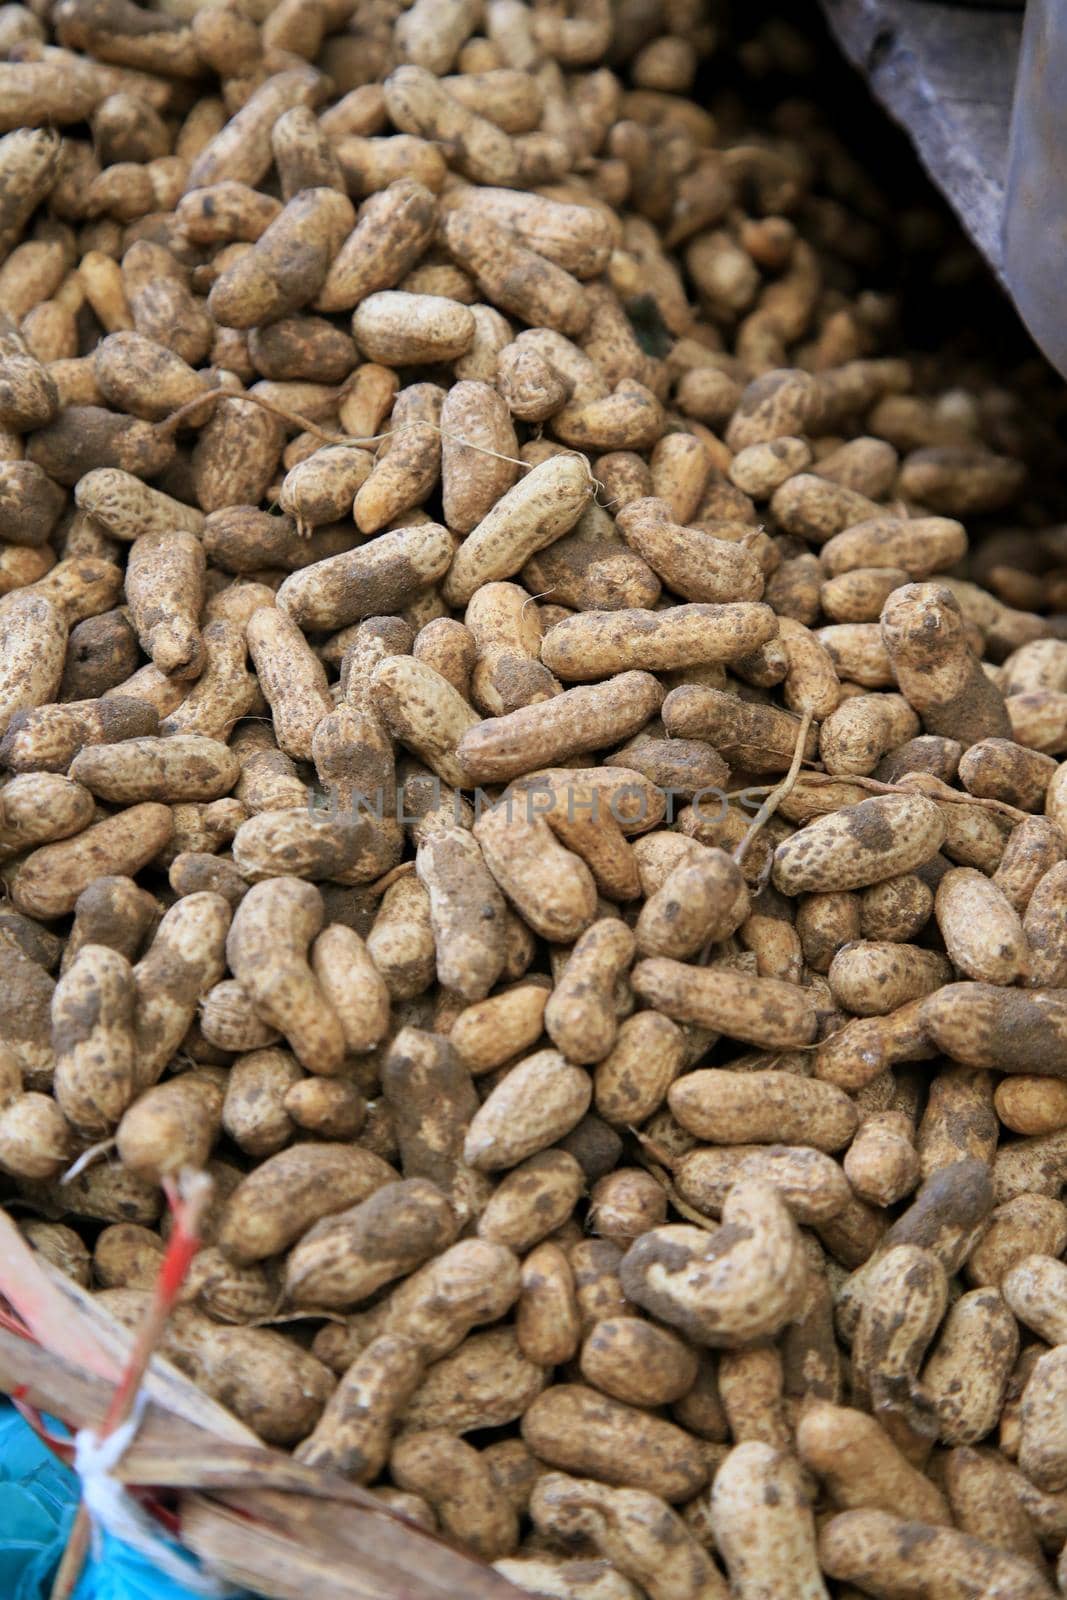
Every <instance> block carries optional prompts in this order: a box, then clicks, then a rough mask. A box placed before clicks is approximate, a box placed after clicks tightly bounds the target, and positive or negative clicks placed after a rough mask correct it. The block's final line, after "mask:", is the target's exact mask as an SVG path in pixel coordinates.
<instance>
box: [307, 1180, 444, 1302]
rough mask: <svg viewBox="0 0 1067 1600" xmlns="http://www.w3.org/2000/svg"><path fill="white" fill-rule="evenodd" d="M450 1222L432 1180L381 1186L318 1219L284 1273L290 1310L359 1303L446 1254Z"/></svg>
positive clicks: (442, 1200)
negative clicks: (441, 1253) (292, 1306)
mask: <svg viewBox="0 0 1067 1600" xmlns="http://www.w3.org/2000/svg"><path fill="white" fill-rule="evenodd" d="M456 1226H457V1221H456V1217H455V1214H454V1212H453V1211H452V1208H451V1206H450V1205H449V1204H448V1202H447V1200H446V1199H445V1197H444V1196H443V1195H442V1194H441V1193H440V1191H439V1190H438V1189H436V1188H435V1187H434V1185H433V1184H432V1183H429V1182H428V1181H427V1180H426V1179H424V1178H411V1179H408V1180H407V1181H406V1182H403V1183H387V1184H386V1185H385V1186H384V1187H383V1188H380V1189H378V1190H377V1191H376V1192H375V1193H374V1194H371V1195H369V1196H368V1198H367V1199H365V1200H363V1201H361V1202H360V1203H359V1204H357V1205H355V1206H353V1207H351V1208H350V1209H349V1210H345V1211H341V1212H339V1213H337V1214H335V1215H332V1216H326V1217H324V1218H323V1219H322V1220H321V1221H319V1222H317V1223H316V1224H315V1225H314V1226H313V1227H312V1228H311V1229H309V1230H308V1232H307V1233H305V1234H304V1236H303V1237H302V1238H301V1239H300V1241H299V1242H298V1243H297V1244H296V1246H295V1247H294V1249H293V1250H292V1251H291V1252H290V1254H289V1257H288V1260H287V1262H286V1268H285V1286H286V1294H287V1295H288V1298H289V1299H290V1301H291V1302H292V1303H294V1304H296V1305H315V1306H338V1307H345V1306H354V1305H359V1304H360V1303H361V1302H362V1301H365V1300H367V1299H369V1298H370V1297H371V1295H373V1294H374V1293H375V1291H376V1290H378V1289H380V1288H381V1287H382V1286H383V1285H384V1284H386V1283H389V1282H391V1281H392V1280H393V1279H395V1278H400V1277H404V1276H406V1275H407V1274H408V1273H409V1272H413V1271H414V1270H415V1269H416V1268H417V1267H420V1266H421V1265H422V1264H423V1262H424V1261H426V1260H427V1258H428V1257H430V1256H432V1255H435V1254H436V1253H437V1252H439V1251H440V1250H442V1249H446V1248H447V1247H448V1245H450V1244H451V1243H452V1240H453V1238H454V1236H455V1231H456Z"/></svg>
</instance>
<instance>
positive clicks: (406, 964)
mask: <svg viewBox="0 0 1067 1600" xmlns="http://www.w3.org/2000/svg"><path fill="white" fill-rule="evenodd" d="M367 953H368V954H369V956H370V958H371V960H372V961H373V962H374V965H375V966H376V967H377V969H378V971H379V972H380V973H381V975H382V977H383V978H384V979H385V985H386V988H387V989H388V990H389V992H390V994H391V995H392V996H393V998H394V999H396V1000H404V999H409V998H411V997H412V996H413V995H418V994H422V993H423V991H424V990H425V989H427V988H428V987H429V985H430V983H431V982H432V981H433V976H434V972H435V969H436V956H435V950H434V939H433V928H432V926H431V923H430V897H429V895H428V894H427V892H426V890H425V889H424V888H423V886H422V884H421V883H420V882H419V881H418V879H417V878H416V877H415V876H414V875H413V874H412V875H409V876H405V877H403V878H398V879H397V881H396V882H395V883H392V884H390V885H389V887H388V889H386V891H385V894H384V895H383V896H382V901H381V908H380V910H379V912H378V915H377V917H376V918H375V920H374V925H373V927H372V928H371V930H370V932H369V933H368V935H367Z"/></svg>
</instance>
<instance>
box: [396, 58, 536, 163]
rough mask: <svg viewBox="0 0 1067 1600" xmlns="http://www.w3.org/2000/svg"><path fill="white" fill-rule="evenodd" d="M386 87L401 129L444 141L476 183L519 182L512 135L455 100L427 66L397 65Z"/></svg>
mask: <svg viewBox="0 0 1067 1600" xmlns="http://www.w3.org/2000/svg"><path fill="white" fill-rule="evenodd" d="M384 87H385V103H386V106H387V107H388V110H389V116H390V119H391V121H392V123H393V125H394V127H397V128H399V129H400V131H401V132H402V133H407V134H416V135H418V136H419V137H421V138H424V139H432V140H436V141H443V142H445V144H446V145H447V146H448V147H449V148H450V149H452V150H454V152H455V154H454V157H453V159H454V160H455V162H456V165H457V166H458V168H459V170H460V172H462V174H463V175H464V177H466V178H469V179H470V180H471V181H472V182H474V183H484V184H508V183H513V182H514V181H515V178H516V175H517V172H518V156H517V155H516V152H515V149H514V146H513V144H512V141H511V139H510V138H509V137H508V135H507V134H505V133H504V132H503V130H502V129H500V128H497V127H495V126H494V125H493V123H491V122H489V121H487V120H486V119H485V118H484V117H481V116H479V115H478V114H477V113H476V112H474V111H471V110H469V109H468V107H467V106H465V105H463V104H461V102H460V101H458V100H456V99H454V98H453V97H452V95H450V94H449V93H448V91H447V89H445V88H444V86H443V85H442V84H441V83H440V82H439V81H438V80H437V79H436V78H435V77H434V76H433V74H432V73H430V72H427V71H426V70H425V68H424V67H423V66H421V65H419V66H403V67H398V68H397V69H396V71H394V72H393V73H392V74H391V75H390V77H389V78H388V79H387V80H386V83H385V86H384Z"/></svg>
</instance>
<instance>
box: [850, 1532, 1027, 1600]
mask: <svg viewBox="0 0 1067 1600" xmlns="http://www.w3.org/2000/svg"><path fill="white" fill-rule="evenodd" d="M819 1559H820V1561H821V1563H822V1567H823V1571H824V1572H826V1573H827V1574H828V1575H829V1576H830V1577H833V1578H839V1579H841V1580H843V1581H844V1582H851V1583H853V1584H858V1585H859V1586H860V1589H861V1591H862V1592H863V1593H865V1594H882V1595H904V1594H919V1593H921V1594H924V1595H928V1596H929V1600H952V1597H953V1596H955V1595H958V1594H960V1593H961V1592H966V1590H965V1588H963V1586H964V1585H970V1586H971V1587H974V1588H977V1590H978V1592H979V1593H982V1594H986V1595H988V1596H989V1600H1008V1596H1009V1595H1010V1596H1012V1597H1017V1600H1049V1595H1050V1594H1051V1592H1052V1591H1051V1590H1050V1589H1049V1587H1048V1585H1047V1584H1046V1582H1045V1580H1044V1578H1043V1577H1042V1576H1041V1575H1040V1573H1038V1572H1037V1571H1035V1569H1034V1567H1033V1566H1032V1565H1031V1564H1030V1562H1029V1561H1027V1560H1024V1559H1021V1558H1020V1557H1019V1556H1016V1555H1011V1554H1009V1553H1008V1552H1007V1551H1004V1550H998V1549H994V1548H993V1546H992V1545H988V1544H984V1543H982V1541H981V1540H979V1539H973V1538H971V1537H970V1535H969V1534H965V1533H960V1532H958V1531H957V1530H956V1529H955V1528H932V1527H930V1526H929V1525H928V1524H927V1523H925V1522H919V1521H905V1520H904V1519H903V1518H901V1517H898V1516H894V1515H891V1514H890V1513H889V1512H886V1511H877V1510H857V1511H845V1512H842V1513H841V1514H840V1515H839V1516H836V1517H834V1518H832V1520H831V1521H830V1522H828V1523H826V1524H825V1526H824V1527H823V1529H822V1532H821V1534H820V1537H819Z"/></svg>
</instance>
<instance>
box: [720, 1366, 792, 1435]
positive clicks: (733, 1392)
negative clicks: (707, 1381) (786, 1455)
mask: <svg viewBox="0 0 1067 1600" xmlns="http://www.w3.org/2000/svg"><path fill="white" fill-rule="evenodd" d="M784 1378H785V1373H784V1367H783V1361H782V1356H781V1354H780V1352H779V1351H778V1350H777V1349H776V1348H775V1347H774V1346H773V1345H769V1344H755V1345H750V1346H749V1347H748V1348H747V1349H745V1350H723V1351H722V1352H721V1353H720V1355H719V1358H718V1363H717V1366H716V1381H717V1384H718V1389H719V1398H720V1400H721V1402H722V1407H723V1410H724V1412H725V1413H726V1419H727V1423H728V1425H729V1430H730V1435H731V1437H732V1439H733V1441H734V1443H735V1444H744V1443H745V1442H746V1441H747V1440H750V1439H758V1440H761V1441H762V1442H763V1443H764V1444H769V1445H771V1446H772V1447H773V1448H774V1449H776V1450H789V1449H791V1447H792V1442H793V1440H792V1429H791V1427H790V1424H789V1422H788V1420H787V1418H786V1413H785V1406H784V1403H783V1402H784V1395H783V1383H784Z"/></svg>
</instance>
